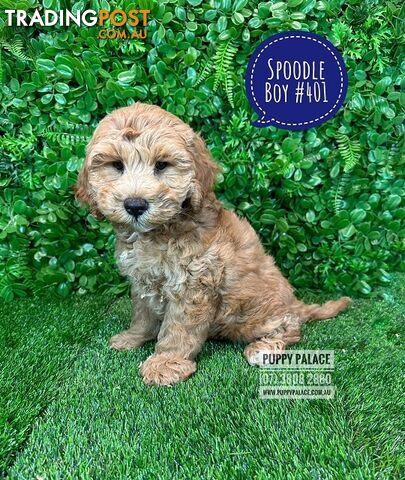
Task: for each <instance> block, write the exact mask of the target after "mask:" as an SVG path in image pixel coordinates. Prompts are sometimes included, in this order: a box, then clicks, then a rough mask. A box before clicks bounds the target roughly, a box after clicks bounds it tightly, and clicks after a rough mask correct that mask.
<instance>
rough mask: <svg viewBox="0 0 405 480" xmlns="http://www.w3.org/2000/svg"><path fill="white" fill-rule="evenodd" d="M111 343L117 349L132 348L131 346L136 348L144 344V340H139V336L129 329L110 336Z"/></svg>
mask: <svg viewBox="0 0 405 480" xmlns="http://www.w3.org/2000/svg"><path fill="white" fill-rule="evenodd" d="M109 345H110V347H111V348H115V350H121V351H122V350H130V349H131V348H136V347H139V346H140V345H142V342H140V341H139V338H138V337H136V336H135V335H133V334H131V333H130V332H129V331H128V330H124V331H123V332H121V333H118V334H117V335H114V336H113V337H111V338H110V341H109Z"/></svg>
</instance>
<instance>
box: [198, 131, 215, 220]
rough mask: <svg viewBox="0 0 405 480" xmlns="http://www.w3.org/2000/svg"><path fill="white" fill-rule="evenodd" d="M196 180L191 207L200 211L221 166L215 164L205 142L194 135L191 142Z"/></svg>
mask: <svg viewBox="0 0 405 480" xmlns="http://www.w3.org/2000/svg"><path fill="white" fill-rule="evenodd" d="M191 152H192V156H193V161H194V171H195V180H194V185H193V188H192V193H191V206H192V207H193V209H194V210H198V209H199V208H200V207H201V205H202V201H203V199H204V198H205V197H206V195H208V194H209V193H210V192H212V189H213V186H214V182H215V177H216V175H217V173H218V172H219V170H220V169H219V166H218V165H217V164H216V163H215V162H214V160H213V159H212V157H211V154H210V152H209V151H208V148H207V146H206V145H205V142H204V140H203V139H202V138H201V137H200V135H198V134H197V133H194V135H193V139H192V142H191Z"/></svg>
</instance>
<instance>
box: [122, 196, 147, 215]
mask: <svg viewBox="0 0 405 480" xmlns="http://www.w3.org/2000/svg"><path fill="white" fill-rule="evenodd" d="M148 207H149V203H148V202H147V201H146V200H144V199H143V198H126V199H125V200H124V208H125V210H126V211H127V212H128V213H129V214H130V215H132V216H133V217H135V218H138V217H140V216H141V215H142V214H143V213H144V212H146V210H147V209H148Z"/></svg>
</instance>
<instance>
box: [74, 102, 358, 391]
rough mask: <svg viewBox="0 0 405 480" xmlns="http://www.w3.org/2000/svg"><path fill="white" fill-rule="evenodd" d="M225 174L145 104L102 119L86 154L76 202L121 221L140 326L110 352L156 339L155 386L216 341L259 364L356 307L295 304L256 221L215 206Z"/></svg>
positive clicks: (178, 377) (187, 135) (122, 261)
mask: <svg viewBox="0 0 405 480" xmlns="http://www.w3.org/2000/svg"><path fill="white" fill-rule="evenodd" d="M217 171H218V167H217V165H216V164H215V163H214V161H213V160H212V158H211V156H210V153H209V151H208V149H207V147H206V146H205V144H204V142H203V140H202V139H201V138H200V136H199V135H198V134H196V133H195V132H194V131H193V130H192V129H191V128H190V127H189V126H188V125H186V124H184V123H183V122H182V121H181V120H180V119H178V118H177V117H175V116H174V115H172V114H170V113H168V112H166V111H164V110H162V109H161V108H159V107H157V106H152V105H146V104H142V103H136V104H135V105H133V106H130V107H125V108H121V109H119V110H116V111H115V112H113V113H111V114H110V115H108V116H107V117H105V118H104V119H103V120H102V121H101V122H100V124H99V125H98V127H97V128H96V130H95V132H94V135H93V137H92V139H91V141H90V143H89V145H88V147H87V156H86V160H85V162H84V166H83V169H82V170H81V172H80V174H79V178H78V181H77V186H76V197H77V199H78V200H79V201H81V202H83V203H85V204H87V205H89V207H90V209H91V211H92V213H93V214H94V215H95V216H97V217H100V218H103V217H105V218H107V219H108V220H109V221H110V222H111V223H112V225H113V227H114V229H115V232H116V235H117V243H116V259H117V263H118V266H119V268H120V271H121V273H122V274H123V275H125V276H127V277H128V278H129V280H130V282H131V290H132V299H133V306H134V313H133V319H132V323H131V326H130V327H129V329H128V330H125V331H124V332H121V333H119V334H118V335H115V336H113V337H112V338H111V340H110V345H111V347H112V348H115V349H117V350H127V349H131V348H136V347H140V346H141V345H142V344H144V343H145V342H146V341H148V340H152V339H157V343H156V348H155V353H154V354H153V355H151V356H150V357H149V358H148V359H147V360H146V361H145V362H143V364H141V366H140V373H141V375H142V377H143V379H144V381H145V383H146V384H149V385H172V384H175V383H177V382H180V381H182V380H185V379H186V378H187V377H189V376H190V375H191V374H192V373H193V372H195V370H196V363H195V358H196V356H197V354H198V352H199V351H200V350H201V347H202V345H203V344H204V342H205V341H206V339H207V338H211V337H213V338H226V339H230V340H232V341H240V342H244V343H245V344H247V346H246V348H245V351H244V355H245V357H246V359H247V361H248V362H249V363H250V364H259V363H260V361H261V354H262V352H268V351H274V350H275V349H283V348H285V347H286V346H287V345H289V344H293V343H296V342H298V341H299V339H300V327H301V325H302V323H303V322H305V321H307V320H316V319H324V318H330V317H333V316H335V315H336V314H338V313H339V312H340V311H342V310H344V309H345V308H346V306H347V305H348V303H349V301H350V299H349V298H348V297H343V298H340V299H339V300H337V301H329V302H327V303H325V304H323V305H306V304H304V303H303V302H301V301H299V300H297V299H296V298H295V296H294V294H293V289H292V287H291V286H290V284H289V283H288V281H287V280H286V279H285V278H284V277H283V276H282V274H281V273H280V271H279V269H278V268H277V267H276V265H275V264H274V260H273V258H272V257H270V256H269V255H266V253H265V251H264V249H263V247H262V246H261V244H260V241H259V239H258V237H257V235H256V233H255V231H254V230H253V228H252V227H251V226H250V225H249V223H248V222H247V221H246V220H245V219H241V218H238V217H237V216H236V215H235V214H234V213H233V212H231V211H227V210H225V209H224V207H223V205H222V204H221V202H219V201H218V200H217V199H216V197H215V194H214V192H213V183H214V180H215V175H216V173H217Z"/></svg>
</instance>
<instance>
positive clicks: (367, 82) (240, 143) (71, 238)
mask: <svg viewBox="0 0 405 480" xmlns="http://www.w3.org/2000/svg"><path fill="white" fill-rule="evenodd" d="M11 3H12V5H11ZM109 3H111V2H106V1H105V0H101V1H88V2H86V1H79V2H77V3H74V4H73V2H72V3H70V2H64V1H58V0H47V1H44V2H42V3H39V2H36V1H35V0H23V1H19V2H16V3H15V2H9V1H1V2H0V6H1V7H2V10H4V8H25V9H27V10H28V11H30V10H31V11H32V9H34V8H40V9H41V8H50V9H53V10H59V9H63V8H70V9H73V10H74V9H76V8H80V9H82V10H85V9H86V8H92V9H95V10H99V9H107V10H112V9H113V7H112V4H111V5H109ZM139 6H141V7H142V8H150V9H151V14H150V16H149V18H150V21H149V25H148V38H147V39H146V40H131V41H123V40H98V39H97V38H96V36H97V31H98V28H97V27H94V28H88V27H81V28H79V27H76V26H73V27H70V28H66V27H36V28H21V27H16V28H10V27H7V26H6V25H5V16H4V14H2V17H1V18H2V19H1V20H0V22H1V25H0V52H1V57H0V60H1V61H0V77H1V81H2V83H1V87H0V99H1V107H0V111H1V115H0V131H1V136H0V148H1V157H0V174H1V179H0V182H1V183H0V185H1V193H0V209H1V220H0V227H1V228H0V269H1V280H0V295H1V296H2V297H4V298H6V299H8V300H11V299H13V298H14V297H16V296H17V297H18V296H22V295H25V294H26V293H27V292H31V291H41V290H45V289H47V290H48V289H49V288H52V289H54V290H55V291H56V292H58V293H59V294H60V295H62V296H67V295H69V293H70V292H72V291H78V292H80V293H85V292H94V291H101V290H105V289H108V290H110V291H112V292H115V293H120V292H123V291H125V290H126V288H127V287H126V283H125V281H124V280H123V279H122V278H120V277H119V275H118V272H117V270H116V268H115V265H114V260H113V255H112V252H113V247H114V235H113V232H112V229H111V227H110V225H109V224H108V222H106V221H97V220H96V219H95V218H93V217H92V216H91V215H90V214H89V213H88V211H87V210H86V209H85V208H83V207H80V206H79V205H78V204H77V203H76V202H75V200H74V195H73V190H72V187H73V185H74V183H75V180H76V177H77V172H78V171H79V169H80V167H81V164H82V162H83V159H84V155H85V145H86V142H87V141H88V139H89V136H90V135H91V132H92V130H93V129H94V127H95V125H96V124H97V122H98V121H99V120H100V119H101V118H102V117H103V116H104V115H105V114H106V113H108V112H110V111H111V110H113V109H115V108H118V107H121V106H124V105H128V104H131V103H133V102H135V101H138V100H139V101H143V102H149V103H155V104H158V105H161V106H162V107H163V108H165V109H167V110H169V111H170V112H173V113H174V114H176V115H178V116H179V117H181V118H182V119H183V120H184V121H185V122H188V123H190V124H191V126H192V127H193V128H194V129H196V130H198V131H200V132H201V133H202V135H203V137H204V138H205V140H206V142H207V144H208V146H209V148H210V150H211V152H212V154H213V156H214V157H215V159H216V160H217V161H218V162H219V163H220V164H221V166H222V169H223V174H222V175H220V177H219V178H218V182H217V192H218V195H219V197H220V198H221V199H222V200H223V201H224V203H225V205H226V206H227V207H228V208H232V209H234V210H235V211H236V212H237V213H238V214H239V215H244V216H246V217H248V218H249V220H250V221H251V223H252V225H253V226H254V228H255V229H256V230H257V232H258V233H259V235H260V236H261V238H262V240H263V242H264V245H265V246H266V248H267V249H268V250H269V251H270V252H271V253H272V254H273V255H274V256H275V258H276V261H277V263H278V265H279V266H280V267H281V269H282V270H283V272H284V273H285V274H286V275H287V277H288V278H289V279H290V281H291V282H292V284H293V285H295V286H296V287H308V288H322V289H326V290H329V291H333V292H336V294H338V292H339V293H343V292H344V293H348V294H352V295H370V294H372V292H373V291H374V289H375V287H376V286H377V285H379V284H386V283H388V282H390V280H391V275H390V272H392V271H394V270H397V269H400V268H401V267H402V269H403V267H404V264H403V263H402V265H401V258H402V257H401V255H402V253H403V235H404V215H405V208H404V207H403V206H401V200H402V199H403V192H404V180H403V175H402V174H403V171H404V170H403V144H402V143H401V141H402V139H403V131H404V127H403V117H404V112H403V108H401V105H402V107H403V105H404V96H405V94H404V93H401V88H400V87H401V82H402V85H404V69H405V63H404V62H403V50H401V17H402V18H403V12H401V7H402V2H401V1H399V0H392V1H390V2H385V1H384V2H383V1H370V0H368V1H367V0H366V1H364V0H350V1H348V2H341V1H337V0H331V1H324V0H321V1H315V0H288V1H286V2H281V1H270V2H263V3H258V2H254V1H248V0H236V1H231V0H211V1H201V0H187V1H185V0H180V1H170V0H161V1H159V2H150V1H149V2H147V1H140V2H139V3H134V2H130V1H124V2H123V1H121V2H116V3H115V4H114V7H116V8H123V9H124V10H130V9H133V8H135V9H136V8H138V7H139ZM128 28H130V27H128ZM294 29H297V30H298V29H299V30H308V31H312V32H316V33H318V34H321V35H324V36H325V37H327V38H328V39H329V40H331V41H332V42H333V43H334V44H335V45H336V46H337V47H338V48H339V49H340V51H341V52H342V54H343V57H344V59H345V62H346V65H347V68H348V74H349V83H350V86H349V92H348V96H347V99H346V102H345V105H344V107H343V108H342V110H341V111H340V112H339V113H338V115H337V116H336V117H335V118H333V119H332V120H330V121H328V122H327V123H326V124H324V125H322V126H320V127H318V128H315V129H310V130H308V131H303V132H288V131H285V130H277V129H275V128H264V129H257V128H255V127H252V126H251V120H252V119H253V118H254V113H253V112H252V110H251V108H250V107H249V105H248V104H247V100H246V96H245V91H244V74H245V70H246V66H247V62H248V59H249V56H250V55H251V53H252V52H253V50H254V48H255V47H256V46H257V45H258V44H259V43H260V42H261V41H263V40H264V39H265V38H267V37H268V36H270V35H271V34H274V33H277V32H280V31H283V30H294ZM401 177H402V178H401Z"/></svg>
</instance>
